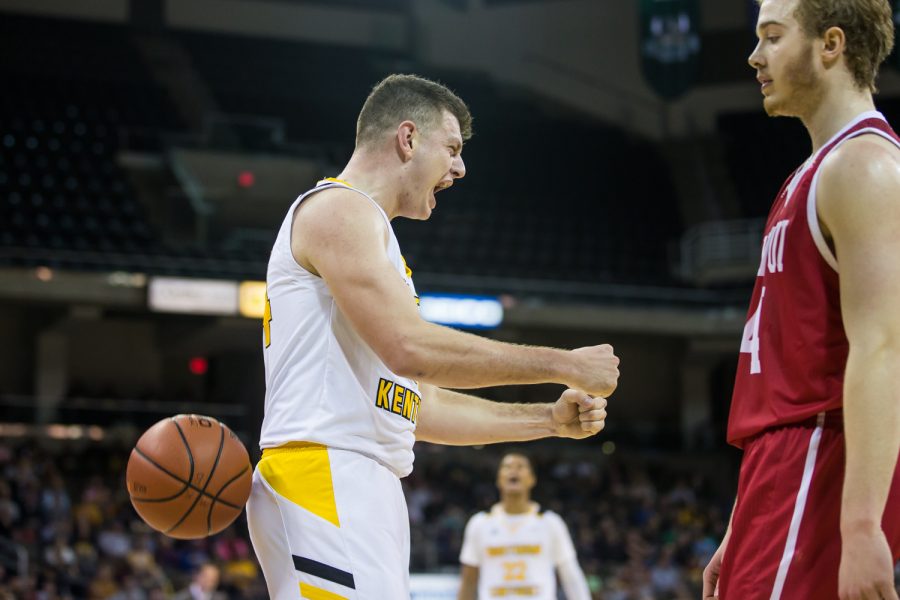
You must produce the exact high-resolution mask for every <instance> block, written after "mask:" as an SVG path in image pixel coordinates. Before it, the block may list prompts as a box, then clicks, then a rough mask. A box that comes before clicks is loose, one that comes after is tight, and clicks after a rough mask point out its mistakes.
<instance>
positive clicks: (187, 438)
mask: <svg viewBox="0 0 900 600" xmlns="http://www.w3.org/2000/svg"><path fill="white" fill-rule="evenodd" d="M251 478H252V469H251V468H250V457H249V455H248V454H247V449H246V448H245V447H244V445H243V444H242V443H241V441H240V440H239V439H238V437H237V436H236V435H235V434H234V432H233V431H231V430H230V429H229V428H228V427H227V426H226V425H225V424H224V423H221V422H219V421H217V420H216V419H214V418H212V417H205V416H203V415H176V416H174V417H169V418H167V419H163V420H162V421H160V422H158V423H156V424H155V425H153V426H152V427H150V429H148V430H147V431H145V432H144V434H143V435H142V436H141V437H140V439H139V440H138V441H137V444H136V445H135V447H134V450H132V451H131V456H130V457H129V459H128V469H127V470H126V472H125V483H126V485H127V487H128V495H129V496H130V497H131V504H132V505H133V506H134V509H135V510H136V511H137V513H138V514H139V515H140V516H141V518H142V519H143V520H144V521H145V522H146V523H147V524H148V525H149V526H150V527H152V528H153V529H156V530H157V531H160V532H162V533H164V534H166V535H168V536H171V537H173V538H179V539H195V538H203V537H207V536H210V535H213V534H215V533H218V532H220V531H222V530H223V529H225V528H226V527H228V525H230V524H231V523H232V521H234V520H235V519H236V518H237V516H238V515H239V514H241V510H243V508H244V504H246V502H247V498H248V497H249V496H250V481H251Z"/></svg>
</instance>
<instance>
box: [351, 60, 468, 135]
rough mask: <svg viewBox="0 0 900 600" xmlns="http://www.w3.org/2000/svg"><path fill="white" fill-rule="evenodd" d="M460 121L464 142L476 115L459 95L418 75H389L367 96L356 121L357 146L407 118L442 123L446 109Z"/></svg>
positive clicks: (421, 122) (426, 124)
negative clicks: (471, 112) (473, 114)
mask: <svg viewBox="0 0 900 600" xmlns="http://www.w3.org/2000/svg"><path fill="white" fill-rule="evenodd" d="M445 110H446V111H448V112H450V113H451V114H452V115H453V116H455V117H456V119H457V121H459V131H460V133H461V134H462V138H463V141H465V140H468V139H469V138H470V137H472V115H471V114H470V113H469V107H468V106H466V103H465V102H463V101H462V100H461V99H460V98H459V96H457V95H456V94H454V93H453V92H452V91H450V89H449V88H447V87H446V86H443V85H441V84H440V83H437V82H434V81H431V80H429V79H425V78H424V77H419V76H418V75H397V74H395V75H389V76H387V77H385V78H384V79H382V80H381V81H380V82H378V83H377V84H376V85H375V87H374V88H372V92H371V93H370V94H369V97H368V98H366V102H365V104H363V107H362V110H361V111H360V113H359V119H357V121H356V145H357V146H359V145H361V144H365V143H367V142H370V141H372V140H374V139H376V138H377V137H378V135H379V134H381V133H383V132H384V131H385V130H388V129H390V128H392V127H396V126H397V125H399V124H400V123H402V122H403V121H405V120H410V121H412V122H413V123H416V124H417V125H418V126H419V127H429V126H432V125H436V124H438V123H440V121H441V116H442V114H443V111H445Z"/></svg>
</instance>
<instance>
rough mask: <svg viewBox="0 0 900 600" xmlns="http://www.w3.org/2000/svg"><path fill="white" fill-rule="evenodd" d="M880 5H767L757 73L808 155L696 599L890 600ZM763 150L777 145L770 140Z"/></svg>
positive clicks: (784, 0) (890, 197)
mask: <svg viewBox="0 0 900 600" xmlns="http://www.w3.org/2000/svg"><path fill="white" fill-rule="evenodd" d="M891 17H892V15H891V8H890V6H889V3H888V0H763V1H762V2H761V7H760V13H759V21H758V24H757V36H758V37H759V42H758V44H757V46H756V48H755V50H754V51H753V53H752V54H751V55H750V58H749V62H750V65H751V66H752V67H753V68H754V69H755V70H756V72H757V79H758V80H759V82H760V84H761V86H762V90H761V91H762V94H763V97H764V100H763V103H764V106H765V109H766V112H767V113H768V114H769V115H771V116H793V117H797V118H799V119H800V120H801V121H802V122H803V124H804V125H805V126H806V129H807V130H808V132H809V135H810V138H811V141H812V150H813V152H812V155H811V156H810V157H809V159H807V161H806V162H805V163H804V164H803V165H801V166H800V167H799V168H798V169H797V170H796V171H795V172H794V173H793V174H792V175H791V176H790V177H789V178H788V180H787V181H786V182H785V184H784V186H783V187H782V189H781V191H780V192H779V194H778V196H777V197H776V198H775V202H774V204H773V206H772V209H771V213H770V214H769V219H768V222H767V223H766V228H765V238H764V242H763V249H762V260H761V262H760V267H759V272H758V273H757V279H756V287H755V289H754V292H753V297H752V299H751V305H750V310H749V314H748V321H747V325H746V327H745V329H744V337H743V341H742V343H741V355H740V360H739V363H738V373H737V379H736V381H735V389H734V397H733V399H732V405H731V414H730V417H729V423H728V441H729V442H731V443H732V444H735V445H737V446H739V447H741V448H743V450H744V456H743V461H742V464H741V474H740V480H739V483H738V491H737V497H736V500H735V506H734V511H733V513H732V517H731V523H730V525H729V527H728V531H727V532H726V534H725V537H724V539H723V541H722V544H721V546H720V547H719V549H718V551H717V552H716V553H715V555H714V556H713V558H712V560H711V561H710V564H709V565H708V566H707V568H706V570H705V571H704V584H703V596H704V598H716V597H718V598H722V599H724V600H757V599H766V600H769V599H771V600H778V599H780V598H781V599H785V600H788V599H789V600H795V599H796V600H830V599H833V598H840V599H841V600H851V599H852V600H856V599H876V598H879V599H887V598H891V599H894V600H896V599H897V592H896V590H895V588H894V573H893V571H894V564H895V561H896V560H897V559H898V557H900V475H897V462H898V461H897V459H898V452H900V139H898V137H897V135H896V134H895V133H894V131H893V130H892V129H891V128H890V126H889V125H888V123H887V122H886V121H885V120H884V117H882V116H881V114H880V113H878V112H876V111H875V107H874V103H873V101H872V92H873V90H874V80H875V76H876V73H877V70H878V65H879V64H880V63H881V62H882V61H883V60H884V58H885V57H887V55H888V54H889V53H890V50H891V47H892V45H893V39H894V31H893V24H892V19H891ZM772 143H773V144H774V143H778V141H777V140H772Z"/></svg>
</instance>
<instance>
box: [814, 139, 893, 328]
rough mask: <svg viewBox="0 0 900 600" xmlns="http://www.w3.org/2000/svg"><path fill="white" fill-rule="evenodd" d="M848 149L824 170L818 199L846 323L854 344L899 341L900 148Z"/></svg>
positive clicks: (867, 145) (860, 146)
mask: <svg viewBox="0 0 900 600" xmlns="http://www.w3.org/2000/svg"><path fill="white" fill-rule="evenodd" d="M847 144H850V142H848V143H847ZM843 149H844V148H842V149H841V150H843ZM847 150H848V152H845V153H844V152H842V153H841V155H840V157H839V158H840V159H841V161H834V162H833V163H832V164H830V165H828V167H829V168H828V169H827V170H825V171H823V174H822V178H823V179H822V180H821V185H820V187H819V189H820V193H819V197H818V199H817V201H818V206H819V215H820V217H821V218H822V220H823V221H824V223H825V225H826V226H827V228H828V230H829V231H830V233H831V237H832V241H833V244H834V248H835V254H836V256H837V260H838V268H839V269H840V285H841V312H842V315H843V320H844V327H845V329H846V332H847V337H848V339H850V341H851V344H861V343H865V344H867V345H868V344H874V345H880V344H883V343H885V342H886V341H888V340H891V341H892V342H893V343H895V344H896V343H898V342H900V311H898V310H897V302H898V300H900V260H898V257H900V152H898V151H897V150H896V149H890V148H888V149H886V148H885V146H884V145H883V144H881V143H880V142H873V141H865V142H861V143H857V144H854V146H853V147H852V150H853V151H852V152H849V150H851V148H847ZM891 150H893V151H891ZM823 167H824V165H823Z"/></svg>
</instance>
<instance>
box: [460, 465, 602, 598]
mask: <svg viewBox="0 0 900 600" xmlns="http://www.w3.org/2000/svg"><path fill="white" fill-rule="evenodd" d="M536 482H537V479H536V478H535V476H534V470H533V469H532V467H531V461H530V460H529V459H528V457H527V456H525V455H523V454H520V453H518V452H512V453H509V454H507V455H505V456H504V457H503V459H502V460H501V461H500V468H499V469H498V470H497V489H498V490H500V502H499V503H498V504H495V505H494V506H493V507H492V508H491V511H490V512H480V513H477V514H476V515H474V516H473V517H472V518H471V519H470V520H469V523H468V525H466V532H465V537H464V538H463V546H462V552H461V553H460V557H459V560H460V562H461V563H462V581H461V584H460V589H459V600H475V599H476V598H478V599H479V600H487V599H489V598H509V597H528V598H535V599H536V600H556V574H557V573H558V574H559V579H560V582H561V583H562V587H563V590H564V591H565V594H566V600H590V598H591V593H590V590H589V588H588V584H587V581H586V580H585V578H584V573H583V572H582V571H581V567H580V566H579V565H578V557H577V556H575V546H574V545H573V544H572V538H571V537H570V536H569V530H568V529H566V524H565V523H563V520H562V519H561V518H560V517H559V515H557V514H556V513H554V512H552V511H543V510H541V508H540V506H539V505H538V504H537V503H536V502H532V500H531V490H532V488H534V485H535V483H536Z"/></svg>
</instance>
